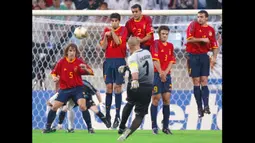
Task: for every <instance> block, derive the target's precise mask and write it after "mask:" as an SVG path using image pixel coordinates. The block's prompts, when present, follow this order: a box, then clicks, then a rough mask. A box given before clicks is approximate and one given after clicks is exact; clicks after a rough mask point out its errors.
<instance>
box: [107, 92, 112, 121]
mask: <svg viewBox="0 0 255 143" xmlns="http://www.w3.org/2000/svg"><path fill="white" fill-rule="evenodd" d="M105 105H106V107H105V108H106V117H108V116H110V110H111V105H112V93H106V98H105Z"/></svg>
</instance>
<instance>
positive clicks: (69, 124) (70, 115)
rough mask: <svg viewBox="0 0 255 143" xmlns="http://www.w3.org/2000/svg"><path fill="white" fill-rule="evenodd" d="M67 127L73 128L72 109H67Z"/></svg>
mask: <svg viewBox="0 0 255 143" xmlns="http://www.w3.org/2000/svg"><path fill="white" fill-rule="evenodd" d="M67 120H68V129H74V127H73V125H74V111H73V110H71V111H67Z"/></svg>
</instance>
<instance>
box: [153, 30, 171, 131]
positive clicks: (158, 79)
mask: <svg viewBox="0 0 255 143" xmlns="http://www.w3.org/2000/svg"><path fill="white" fill-rule="evenodd" d="M158 34H159V40H155V41H154V44H153V45H151V54H152V58H153V63H154V81H153V83H154V88H153V96H152V103H151V123H152V131H153V134H158V126H157V114H158V111H157V110H158V102H159V100H160V98H161V96H162V99H163V129H162V131H163V132H164V133H165V134H172V133H171V131H170V129H169V128H168V125H169V116H170V109H169V105H170V95H171V90H172V82H171V75H170V74H171V69H172V65H173V64H174V63H175V57H174V46H173V44H172V43H169V42H167V39H168V34H169V28H168V27H167V26H160V27H159V30H158Z"/></svg>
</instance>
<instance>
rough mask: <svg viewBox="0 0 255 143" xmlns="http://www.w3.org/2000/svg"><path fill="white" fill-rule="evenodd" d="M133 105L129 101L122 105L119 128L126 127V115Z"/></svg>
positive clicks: (127, 115)
mask: <svg viewBox="0 0 255 143" xmlns="http://www.w3.org/2000/svg"><path fill="white" fill-rule="evenodd" d="M133 107H134V105H133V104H130V103H127V104H126V105H125V106H124V108H123V111H122V116H121V122H120V126H119V128H121V129H124V128H125V127H126V123H127V120H128V117H129V115H130V113H131V111H132V109H133Z"/></svg>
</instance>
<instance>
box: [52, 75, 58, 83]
mask: <svg viewBox="0 0 255 143" xmlns="http://www.w3.org/2000/svg"><path fill="white" fill-rule="evenodd" d="M52 79H53V81H54V82H58V81H59V75H55V74H52Z"/></svg>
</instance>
